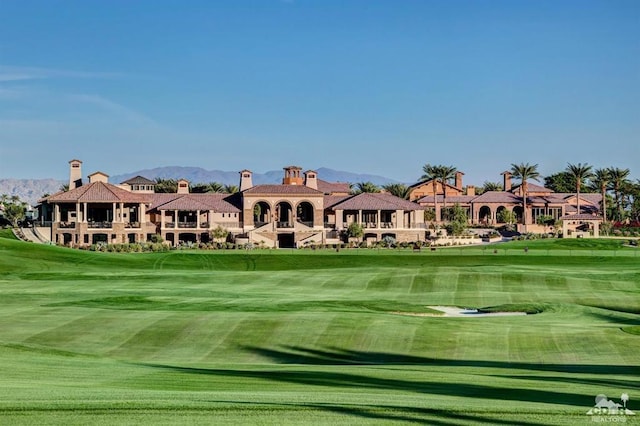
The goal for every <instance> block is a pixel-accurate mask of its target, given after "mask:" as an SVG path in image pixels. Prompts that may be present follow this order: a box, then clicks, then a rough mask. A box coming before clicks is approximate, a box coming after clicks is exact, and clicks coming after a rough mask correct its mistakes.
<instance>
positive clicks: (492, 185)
mask: <svg viewBox="0 0 640 426" xmlns="http://www.w3.org/2000/svg"><path fill="white" fill-rule="evenodd" d="M489 191H502V184H501V183H498V182H489V181H487V180H485V181H484V183H483V184H482V192H483V193H485V192H489Z"/></svg>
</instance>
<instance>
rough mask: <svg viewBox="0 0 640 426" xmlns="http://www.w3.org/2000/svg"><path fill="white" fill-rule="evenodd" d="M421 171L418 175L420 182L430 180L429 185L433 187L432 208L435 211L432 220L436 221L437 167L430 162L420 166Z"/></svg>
mask: <svg viewBox="0 0 640 426" xmlns="http://www.w3.org/2000/svg"><path fill="white" fill-rule="evenodd" d="M422 171H423V172H424V174H423V175H422V176H420V181H421V182H427V181H431V186H432V187H433V208H434V211H435V218H434V221H436V222H437V221H438V213H437V212H438V168H437V166H432V165H431V164H425V165H424V166H422Z"/></svg>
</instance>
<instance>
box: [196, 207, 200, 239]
mask: <svg viewBox="0 0 640 426" xmlns="http://www.w3.org/2000/svg"><path fill="white" fill-rule="evenodd" d="M196 229H200V210H196ZM198 238H199V237H198Z"/></svg>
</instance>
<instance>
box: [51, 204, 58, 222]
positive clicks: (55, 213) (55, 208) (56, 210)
mask: <svg viewBox="0 0 640 426" xmlns="http://www.w3.org/2000/svg"><path fill="white" fill-rule="evenodd" d="M53 221H54V222H60V204H56V205H55V207H54V208H53Z"/></svg>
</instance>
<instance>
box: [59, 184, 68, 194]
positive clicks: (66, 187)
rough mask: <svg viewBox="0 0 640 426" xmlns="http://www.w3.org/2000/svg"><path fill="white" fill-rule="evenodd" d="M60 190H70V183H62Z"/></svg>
mask: <svg viewBox="0 0 640 426" xmlns="http://www.w3.org/2000/svg"><path fill="white" fill-rule="evenodd" d="M58 190H59V191H62V192H67V191H69V184H68V183H64V184H62V185H60V187H59V188H58Z"/></svg>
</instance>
